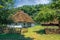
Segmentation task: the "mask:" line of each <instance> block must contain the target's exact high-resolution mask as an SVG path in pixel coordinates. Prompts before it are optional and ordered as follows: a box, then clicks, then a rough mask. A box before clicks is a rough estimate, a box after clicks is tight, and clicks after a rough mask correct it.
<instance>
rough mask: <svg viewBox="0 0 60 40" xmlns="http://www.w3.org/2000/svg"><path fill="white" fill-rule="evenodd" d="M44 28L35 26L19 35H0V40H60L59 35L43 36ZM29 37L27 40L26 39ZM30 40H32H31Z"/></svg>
mask: <svg viewBox="0 0 60 40" xmlns="http://www.w3.org/2000/svg"><path fill="white" fill-rule="evenodd" d="M44 28H45V26H40V25H36V26H34V27H30V28H28V32H26V33H22V34H23V35H24V36H23V35H21V34H0V40H7V39H8V40H10V39H13V40H29V39H30V38H34V39H33V40H60V34H45V33H44ZM49 28H57V27H56V26H50V27H49ZM38 31H39V32H38ZM27 37H29V38H27ZM31 40H32V39H31Z"/></svg>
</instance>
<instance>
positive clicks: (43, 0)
mask: <svg viewBox="0 0 60 40" xmlns="http://www.w3.org/2000/svg"><path fill="white" fill-rule="evenodd" d="M16 1H17V2H16V7H20V6H23V5H36V4H48V3H49V2H50V1H49V0H16Z"/></svg>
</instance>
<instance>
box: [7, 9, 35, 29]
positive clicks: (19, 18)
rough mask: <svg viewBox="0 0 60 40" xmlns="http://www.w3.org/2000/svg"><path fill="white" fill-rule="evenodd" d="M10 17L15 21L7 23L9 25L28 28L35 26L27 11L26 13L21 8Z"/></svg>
mask: <svg viewBox="0 0 60 40" xmlns="http://www.w3.org/2000/svg"><path fill="white" fill-rule="evenodd" d="M9 19H11V20H12V21H13V22H12V23H10V24H7V26H8V27H14V28H15V27H17V28H26V27H32V26H34V21H33V19H32V18H31V17H30V16H29V15H28V14H27V13H24V12H23V11H21V10H20V11H18V12H17V13H15V14H14V15H12V16H10V17H9Z"/></svg>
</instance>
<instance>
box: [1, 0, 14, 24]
mask: <svg viewBox="0 0 60 40" xmlns="http://www.w3.org/2000/svg"><path fill="white" fill-rule="evenodd" d="M13 4H14V1H13V0H0V24H6V23H7V18H8V16H9V15H10V14H11V13H10V12H11V11H10V9H11V8H12V7H13Z"/></svg>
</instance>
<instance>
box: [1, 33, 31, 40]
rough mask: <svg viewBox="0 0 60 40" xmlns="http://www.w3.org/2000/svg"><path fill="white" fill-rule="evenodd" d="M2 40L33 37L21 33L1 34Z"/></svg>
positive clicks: (26, 39)
mask: <svg viewBox="0 0 60 40" xmlns="http://www.w3.org/2000/svg"><path fill="white" fill-rule="evenodd" d="M0 40H32V38H29V37H28V38H25V37H24V35H20V34H0Z"/></svg>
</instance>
